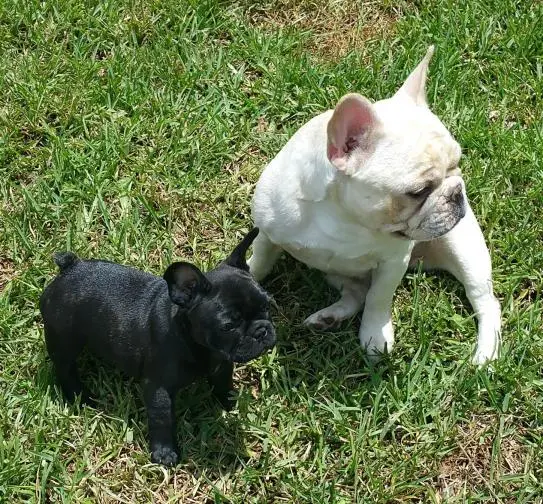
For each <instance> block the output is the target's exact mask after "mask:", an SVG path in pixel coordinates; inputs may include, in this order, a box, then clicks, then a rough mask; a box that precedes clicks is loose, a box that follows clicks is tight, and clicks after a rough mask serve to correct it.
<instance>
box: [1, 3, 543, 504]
mask: <svg viewBox="0 0 543 504" xmlns="http://www.w3.org/2000/svg"><path fill="white" fill-rule="evenodd" d="M542 22H543V4H542V3H541V2H528V1H523V0H518V1H514V0H487V1H482V0H481V1H466V2H455V1H453V0H440V1H437V0H431V1H414V2H407V1H400V2H393V1H391V0H386V1H382V2H377V1H367V2H366V1H364V2H358V1H355V2H347V1H345V2H342V1H338V0H300V1H295V0H264V1H262V2H250V1H249V0H238V1H214V0H203V1H200V0H192V1H187V0H176V1H173V0H145V1H142V0H132V1H122V0H102V1H99V0H89V1H86V2H81V1H78V0H57V1H53V0H44V1H37V0H28V1H24V2H22V1H16V0H3V1H2V2H0V51H1V55H2V57H1V58H0V90H1V93H0V290H1V293H0V502H6V503H8V502H9V503H18V502H127V503H132V502H156V503H162V502H182V503H193V502H232V503H250V502H255V503H257V502H258V503H275V502H314V503H325V502H326V503H328V502H330V503H352V502H360V503H363V502H368V503H391V502H402V503H403V502H435V503H439V502H493V503H494V502H511V503H513V502H514V503H517V502H518V503H534V502H543V448H542V442H543V331H542V328H541V323H542V322H541V320H542V312H543V300H542V297H541V291H542V287H543V244H542V242H543V239H542V237H543V219H542V208H543V161H542V160H543V138H542V137H543V121H542V112H543V100H542V99H541V97H542V96H543V36H542V32H541V25H542ZM430 44H435V45H436V54H435V56H434V59H433V62H432V64H431V68H430V73H429V78H430V80H429V83H428V91H429V93H428V96H429V102H430V104H431V107H432V108H433V110H434V111H436V113H437V114H438V115H439V116H440V117H441V118H442V120H443V122H444V123H445V124H446V125H447V126H448V127H449V128H450V130H451V131H452V132H453V134H454V135H455V137H456V138H457V140H458V141H459V143H460V144H461V145H462V148H463V152H464V156H463V159H462V162H461V167H462V170H463V173H464V176H465V180H466V185H467V191H468V195H469V197H470V200H471V202H472V204H473V208H474V211H475V213H476V215H477V217H478V219H479V222H480V224H481V227H482V229H483V232H484V234H485V237H486V239H487V243H488V245H489V248H490V251H491V254H492V258H493V265H494V281H495V291H496V294H497V296H498V297H499V299H500V301H501V303H502V308H503V348H502V353H501V358H500V360H499V361H498V362H496V363H495V364H493V365H492V366H491V368H487V369H482V370H478V369H476V368H474V367H473V366H472V365H471V364H470V358H471V354H472V352H473V349H474V345H475V339H476V324H475V320H474V317H473V314H472V312H471V309H470V307H469V304H468V303H467V301H466V299H465V295H464V292H463V289H462V287H461V286H460V285H459V284H458V283H457V282H456V281H455V280H454V279H452V278H450V277H448V276H446V275H438V276H435V275H430V274H426V273H421V272H411V273H409V274H407V275H406V277H405V279H404V281H403V282H402V284H401V286H400V287H399V289H398V291H397V293H396V296H395V302H394V319H395V323H396V337H397V345H396V347H395V350H394V352H393V354H392V355H391V356H389V357H388V358H387V359H386V360H385V361H383V362H382V363H380V364H379V365H376V366H370V365H369V364H368V363H367V362H366V361H365V359H364V354H363V352H362V351H361V350H360V348H359V346H358V340H357V324H358V322H357V320H353V321H351V322H350V323H346V324H344V325H343V326H342V327H341V330H339V331H336V332H332V333H312V332H310V331H309V330H307V329H305V328H304V327H303V326H302V325H301V322H302V321H303V319H304V318H305V317H306V316H308V315H309V314H310V313H313V312H314V311H316V310H317V309H320V308H322V307H323V306H325V305H326V304H329V303H330V302H332V301H333V300H334V299H336V296H337V294H336V293H335V292H334V291H333V290H331V289H330V288H329V287H327V285H326V283H325V281H324V279H323V277H322V275H321V274H319V273H318V272H316V271H311V270H308V269H307V268H305V267H304V266H302V265H300V264H299V263H296V262H295V261H293V260H292V259H290V258H283V259H282V260H281V261H280V262H279V264H278V266H277V267H276V268H275V270H274V272H273V274H272V275H271V276H270V277H269V279H267V281H266V282H265V286H266V288H267V289H268V290H269V291H270V292H271V293H272V294H273V295H274V297H275V299H276V301H277V303H278V305H279V310H278V311H277V312H276V313H275V315H274V321H275V323H276V327H277V333H278V345H277V347H276V348H275V349H274V350H273V351H272V352H271V353H269V354H267V355H265V356H263V357H262V358H260V359H258V360H257V361H254V362H252V363H250V364H247V365H244V366H238V367H237V370H236V382H237V386H238V388H239V402H238V406H237V408H236V409H235V410H234V411H233V412H231V413H229V414H225V413H223V412H222V411H221V410H220V409H219V407H218V405H217V403H216V402H215V401H214V399H213V398H212V397H211V395H210V392H209V389H208V387H207V385H206V384H205V383H197V384H195V385H193V386H191V387H190V388H189V389H187V390H184V391H183V392H182V393H181V394H180V396H179V407H178V412H177V418H178V441H179V446H180V448H181V463H180V464H179V465H178V466H177V467H176V468H175V469H165V468H163V467H161V466H158V465H153V464H151V463H150V458H149V454H148V448H147V442H146V435H147V427H146V415H145V411H144V408H143V404H142V400H141V396H140V391H139V387H138V385H137V383H135V382H133V381H129V380H126V379H124V378H123V377H122V376H121V375H120V374H118V373H116V372H114V371H112V370H111V369H110V368H108V367H105V366H102V365H97V364H96V363H95V362H93V361H92V360H88V359H87V360H85V362H83V364H82V365H83V367H84V369H85V380H86V381H87V383H89V387H90V388H91V390H92V391H93V392H95V393H96V395H97V396H98V398H99V400H98V407H97V408H96V409H92V408H80V409H79V408H77V407H69V406H66V405H64V403H63V402H62V400H61V398H60V396H59V391H58V389H57V388H56V386H55V380H54V375H53V372H52V368H51V364H50V362H49V360H48V358H47V355H46V352H45V347H44V340H43V331H42V323H41V318H40V315H39V311H38V305H37V302H38V298H39V295H40V293H41V291H42V289H43V287H44V286H45V285H46V284H47V282H48V281H50V280H51V278H52V277H53V275H54V274H55V272H56V268H55V266H54V264H53V262H52V259H51V256H52V253H53V252H54V251H56V250H65V249H69V250H73V251H75V252H76V253H78V254H79V255H81V256H83V257H94V258H98V257H100V258H107V259H109V260H114V261H118V262H123V263H126V264H130V265H134V266H136V267H140V268H143V269H146V270H148V271H151V272H154V273H156V274H161V273H162V272H163V271H164V270H165V268H166V266H167V265H168V264H169V263H170V262H172V261H173V260H181V259H183V260H189V261H193V262H194V263H195V264H197V265H198V266H200V267H202V268H210V267H212V266H213V265H215V264H217V262H218V261H220V260H221V258H223V257H224V256H225V255H226V254H227V253H228V252H229V251H230V250H231V248H232V247H233V245H234V244H235V243H236V241H237V240H238V239H239V238H240V237H241V236H242V234H243V233H244V232H245V231H246V230H248V229H249V228H250V227H251V217H250V198H251V194H252V190H253V187H254V183H255V182H256V180H257V179H258V176H259V173H260V171H261V170H262V168H263V167H264V166H265V164H266V162H267V161H269V160H270V159H271V158H272V157H273V156H274V155H275V154H276V153H277V152H278V150H279V149H280V148H281V146H282V145H283V144H284V143H285V142H286V140H287V139H288V138H289V136H290V135H291V134H292V133H293V132H294V131H295V130H296V129H297V128H298V127H300V126H301V125H302V124H303V123H304V122H305V121H307V120H308V119H309V118H311V117H312V116H313V115H316V114H317V113H319V112H321V111H323V110H325V109H326V108H330V107H333V105H334V104H335V102H336V101H337V100H338V99H339V97H341V96H342V95H343V94H345V93H347V92H351V91H358V92H361V93H362V94H364V95H365V96H367V97H369V98H371V99H374V100H376V99H380V98H384V97H386V96H388V95H390V94H391V93H392V92H394V90H395V89H396V88H397V87H398V86H399V85H400V84H401V82H402V81H403V79H404V78H405V77H406V76H407V74H408V73H409V71H410V70H411V69H412V68H413V67H414V66H415V65H416V63H417V62H418V61H419V59H420V58H421V57H422V55H423V54H424V53H425V51H426V48H427V47H428V45H430Z"/></svg>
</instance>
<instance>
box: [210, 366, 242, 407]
mask: <svg viewBox="0 0 543 504" xmlns="http://www.w3.org/2000/svg"><path fill="white" fill-rule="evenodd" d="M233 374H234V364H233V363H232V362H228V361H222V362H221V363H220V364H219V365H218V367H217V368H215V369H214V370H213V371H212V372H211V374H210V375H209V376H208V377H207V381H208V382H209V384H210V385H211V387H212V388H213V395H214V396H215V397H216V398H217V399H218V400H219V402H220V403H221V405H222V407H223V408H224V409H225V410H226V411H230V410H231V409H232V408H233V407H234V405H235V404H236V401H235V399H234V398H233V397H232V394H233V392H235V389H234V381H233Z"/></svg>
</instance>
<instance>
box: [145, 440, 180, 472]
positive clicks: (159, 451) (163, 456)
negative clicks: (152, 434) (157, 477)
mask: <svg viewBox="0 0 543 504" xmlns="http://www.w3.org/2000/svg"><path fill="white" fill-rule="evenodd" d="M151 462H153V464H162V465H165V466H167V467H173V466H174V465H176V464H177V453H175V450H174V449H173V448H172V447H171V446H163V445H157V446H155V447H154V449H153V450H152V452H151Z"/></svg>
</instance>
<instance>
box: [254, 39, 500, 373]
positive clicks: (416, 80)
mask: <svg viewBox="0 0 543 504" xmlns="http://www.w3.org/2000/svg"><path fill="white" fill-rule="evenodd" d="M433 52H434V47H433V46H432V47H430V48H429V49H428V52H427V53H426V56H425V57H424V59H423V60H422V61H421V62H420V63H419V65H418V66H417V68H416V69H415V70H414V71H413V72H412V73H411V75H410V76H409V77H408V78H407V80H406V81H405V83H404V84H403V85H402V87H401V88H400V89H399V90H398V91H397V92H396V94H395V95H394V96H393V97H392V98H389V99H386V100H382V101H378V102H376V103H373V104H372V103H371V102H370V101H369V100H367V99H366V98H364V97H363V96H361V95H359V94H349V95H346V96H344V97H343V98H342V99H341V100H340V101H339V102H338V104H337V105H336V108H335V110H329V111H327V112H324V113H322V114H320V115H318V116H317V117H314V118H313V119H311V120H310V121H309V122H308V123H307V124H305V125H304V126H302V127H301V128H300V129H299V130H298V131H297V132H296V133H295V134H294V135H293V137H292V138H291V139H290V140H289V141H288V142H287V144H286V145H285V146H284V147H283V149H282V150H281V151H280V152H279V154H277V156H276V157H275V158H274V159H273V160H272V161H271V163H270V164H269V165H268V166H267V167H266V169H265V170H264V172H263V173H262V176H261V177H260V180H259V181H258V183H257V186H256V190H255V194H254V199H253V206H252V210H253V218H254V221H255V225H256V226H258V227H259V228H260V234H259V235H258V237H257V238H256V241H255V242H254V253H253V256H252V257H251V259H250V260H249V266H250V269H251V272H252V273H253V275H254V276H255V277H256V278H257V279H262V278H263V277H265V276H266V275H267V274H268V273H269V272H270V270H271V269H272V267H273V265H274V263H275V261H276V260H277V259H278V257H279V255H280V253H281V251H282V250H285V251H287V252H288V253H289V254H291V255H292V256H294V257H295V258H296V259H298V260H300V261H302V262H304V263H305V264H307V265H308V266H311V267H313V268H317V269H319V270H322V271H324V272H326V273H327V279H328V281H329V282H330V284H331V285H333V286H334V287H336V288H338V289H339V290H340V291H341V298H340V299H339V301H337V302H336V303H334V304H332V305H331V306H328V307H327V308H324V309H322V310H320V311H318V312H316V313H314V314H313V315H311V316H310V317H308V318H307V319H306V321H305V323H306V324H307V325H308V326H309V327H312V328H315V329H326V328H329V327H333V326H335V325H336V324H338V323H339V322H340V321H342V320H344V319H347V318H350V317H352V316H353V315H355V314H356V313H357V312H358V311H359V310H360V309H361V308H362V306H363V305H364V302H365V307H364V313H363V315H362V324H361V327H360V331H359V338H360V343H361V344H362V345H363V346H364V347H365V348H366V349H367V352H368V355H369V356H371V357H376V356H378V355H379V354H380V353H382V352H384V351H390V350H391V348H392V345H393V343H394V331H393V327H392V321H391V308H392V297H393V295H394V291H395V290H396V287H397V286H398V284H399V283H400V281H401V279H402V277H403V275H404V273H405V271H406V270H407V268H408V266H409V265H410V264H411V265H413V264H414V263H416V262H417V261H418V260H419V259H423V267H425V268H429V269H433V268H440V269H444V270H446V271H449V272H450V273H452V274H453V275H454V276H455V277H456V278H457V279H458V280H460V281H461V282H462V283H463V284H464V287H465V289H466V293H467V296H468V298H469V300H470V302H471V304H472V306H473V308H474V309H475V312H476V314H477V317H478V322H479V336H478V342H477V349H476V352H475V355H474V357H473V362H474V363H476V364H479V365H482V364H484V363H485V362H488V361H491V360H493V359H495V358H496V357H497V356H498V350H499V344H500V327H501V315H500V305H499V303H498V301H497V299H496V298H495V297H494V294H493V289H492V277H491V274H492V268H491V263H490V255H489V253H488V250H487V247H486V245H485V241H484V238H483V235H482V233H481V229H480V227H479V225H478V223H477V221H476V219H475V216H474V214H473V212H472V210H471V208H470V206H469V203H468V201H467V198H466V195H465V187H464V182H463V180H462V178H461V176H460V170H459V169H458V162H459V160H460V155H461V150H460V146H459V145H458V143H457V142H456V141H455V140H454V139H453V137H452V136H451V134H450V133H449V131H448V130H447V129H446V128H445V126H444V125H443V124H442V123H441V121H440V120H439V119H438V118H437V116H435V115H434V114H433V113H432V112H431V111H430V109H429V108H428V105H427V103H426V93H425V82H426V74H427V70H428V63H429V61H430V59H431V57H432V54H433Z"/></svg>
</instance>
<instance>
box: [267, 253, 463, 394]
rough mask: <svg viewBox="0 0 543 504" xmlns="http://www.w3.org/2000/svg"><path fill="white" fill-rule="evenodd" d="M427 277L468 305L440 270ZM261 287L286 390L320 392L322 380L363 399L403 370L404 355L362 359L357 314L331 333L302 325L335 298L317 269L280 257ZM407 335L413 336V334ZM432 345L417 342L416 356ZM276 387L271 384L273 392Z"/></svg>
mask: <svg viewBox="0 0 543 504" xmlns="http://www.w3.org/2000/svg"><path fill="white" fill-rule="evenodd" d="M414 272H416V270H415V271H413V270H411V273H414ZM430 276H431V277H436V278H435V279H433V280H431V281H432V282H434V281H435V282H438V283H443V284H444V285H445V287H446V290H447V291H451V292H454V294H455V295H457V296H458V298H459V300H460V304H461V306H462V307H469V302H468V300H467V298H466V297H465V293H464V292H463V290H462V289H461V286H460V284H459V283H458V282H457V281H456V280H455V279H454V278H453V277H452V276H450V275H448V274H447V273H445V272H443V271H436V272H431V273H430ZM408 282H410V280H408V279H407V278H404V280H403V281H402V284H403V285H404V286H405V285H406V284H407V283H408ZM263 286H264V287H265V288H266V290H267V291H268V292H269V293H270V294H271V295H272V296H273V297H274V299H275V301H276V303H277V305H278V307H279V312H278V313H276V316H275V322H276V327H277V329H278V343H277V345H278V355H279V359H280V364H281V367H282V369H283V372H284V374H285V376H286V377H287V381H288V383H289V385H290V386H294V387H296V386H298V384H303V385H304V386H305V387H307V388H308V390H309V392H310V393H313V392H316V389H317V387H318V388H319V390H321V389H322V382H323V380H324V381H325V382H326V383H327V384H328V385H329V386H330V387H331V388H333V387H334V386H340V388H341V391H342V395H349V393H351V392H352V393H355V395H358V396H360V395H361V393H362V395H364V393H363V392H367V393H368V394H366V395H370V396H371V395H372V394H374V392H375V391H376V390H377V389H379V388H380V387H381V385H382V384H383V381H386V382H389V381H390V380H392V379H393V377H394V376H395V375H397V374H398V373H399V372H400V367H403V366H404V363H403V362H401V359H402V358H403V360H404V361H405V356H404V357H398V353H397V351H396V352H395V353H394V354H392V355H383V356H381V358H380V359H379V360H378V361H377V362H375V361H372V360H370V359H368V357H367V355H366V353H365V351H364V350H362V348H361V347H360V344H359V340H358V328H359V326H360V322H361V316H362V311H361V312H360V313H359V314H358V315H356V316H355V317H353V318H351V319H349V320H347V321H345V322H344V323H342V324H341V326H340V327H338V328H337V329H335V330H331V331H323V332H320V331H319V332H318V331H311V330H309V329H308V328H306V327H305V326H304V325H303V321H304V319H305V318H306V317H307V316H308V315H310V314H311V313H313V312H316V311H318V310H320V309H321V308H324V307H325V306H328V305H330V304H332V303H333V302H335V301H336V300H337V299H339V292H338V291H337V290H336V289H334V288H333V287H331V286H329V285H328V283H327V282H326V279H325V276H324V275H323V273H321V272H320V271H317V270H313V269H310V268H308V267H306V266H305V265H303V264H302V263H300V262H298V261H295V260H294V259H293V258H291V257H290V256H288V255H285V256H284V257H283V258H282V259H281V260H280V261H278V264H277V265H276V266H275V267H274V270H273V272H272V273H271V274H270V276H269V277H268V278H267V279H266V280H265V281H264V282H263ZM425 323H431V322H426V321H425ZM397 329H398V327H397ZM397 332H398V331H397ZM421 332H423V331H421ZM426 332H428V333H432V332H433V331H431V330H430V331H426ZM413 337H414V338H417V336H416V335H415V336H413ZM436 344H439V342H436V341H430V342H428V341H426V342H421V341H417V342H416V346H415V348H416V351H419V352H423V353H424V352H426V353H431V351H432V345H436ZM441 362H442V364H443V365H446V364H447V359H446V357H443V356H442V357H441ZM273 386H274V385H272V387H273ZM281 387H282V386H281V385H277V389H281ZM321 391H322V390H321ZM273 392H274V391H272V393H273ZM275 392H278V393H281V392H286V391H284V390H283V391H281V390H276V391H275ZM330 398H332V392H330Z"/></svg>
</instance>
